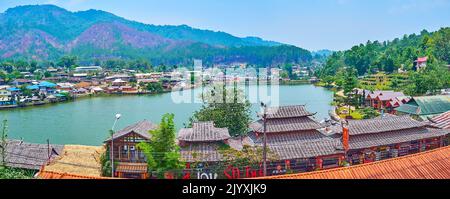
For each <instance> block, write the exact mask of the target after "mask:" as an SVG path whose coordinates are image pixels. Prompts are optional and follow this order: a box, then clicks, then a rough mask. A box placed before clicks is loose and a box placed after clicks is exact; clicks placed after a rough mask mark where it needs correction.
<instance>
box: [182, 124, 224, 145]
mask: <svg viewBox="0 0 450 199" xmlns="http://www.w3.org/2000/svg"><path fill="white" fill-rule="evenodd" d="M229 138H231V136H230V134H229V133H228V129H227V128H216V127H214V123H213V122H195V123H193V124H192V128H184V129H181V130H180V132H179V133H178V140H180V141H188V142H205V141H222V140H227V139H229Z"/></svg>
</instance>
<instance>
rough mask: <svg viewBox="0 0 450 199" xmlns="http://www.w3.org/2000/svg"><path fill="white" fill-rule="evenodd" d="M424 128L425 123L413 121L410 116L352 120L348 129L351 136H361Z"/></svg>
mask: <svg viewBox="0 0 450 199" xmlns="http://www.w3.org/2000/svg"><path fill="white" fill-rule="evenodd" d="M423 126H425V123H422V122H419V121H416V120H413V119H412V118H411V117H409V116H399V117H383V118H375V119H366V120H350V121H349V126H348V129H349V134H350V135H360V134H370V133H381V132H387V131H395V130H402V129H410V128H417V127H423Z"/></svg>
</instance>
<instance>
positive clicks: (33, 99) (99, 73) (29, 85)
mask: <svg viewBox="0 0 450 199" xmlns="http://www.w3.org/2000/svg"><path fill="white" fill-rule="evenodd" d="M193 68H194V70H187V69H184V70H183V69H178V70H177V69H173V70H166V71H161V72H144V71H136V70H125V69H124V70H119V71H114V70H110V69H103V68H102V67H101V66H80V67H75V68H74V69H73V70H70V69H68V68H65V67H56V68H54V67H49V68H47V69H42V70H44V71H41V69H37V70H36V71H34V72H33V73H32V72H27V71H24V72H21V71H16V72H15V73H16V75H15V76H14V77H11V78H8V79H7V80H6V78H0V109H8V108H18V107H26V106H36V105H44V104H49V103H57V102H64V101H69V100H74V99H76V98H81V97H92V96H107V95H139V94H157V93H163V92H170V91H171V90H181V89H190V88H194V87H198V86H200V85H202V84H205V83H206V84H210V83H211V82H214V81H218V80H221V79H224V78H225V80H226V81H227V82H231V81H240V82H246V81H247V82H248V81H251V80H254V79H255V78H256V76H255V77H250V76H249V75H248V74H245V73H240V76H238V77H237V76H236V75H233V74H229V75H225V77H224V76H223V73H222V75H221V74H220V71H223V70H228V69H235V68H238V69H245V68H246V64H245V63H234V64H230V65H220V66H219V68H216V69H212V68H204V67H203V65H202V61H201V60H194V67H193ZM293 68H294V72H295V73H296V74H298V76H299V77H304V79H303V80H296V81H290V79H289V78H288V77H287V76H286V75H284V76H283V75H281V76H280V75H279V74H282V71H283V70H282V69H278V68H272V69H271V73H273V74H275V73H276V74H278V75H277V76H275V75H270V76H268V77H267V78H268V79H273V78H278V79H279V81H280V82H284V83H289V82H294V83H311V82H312V83H314V82H317V80H318V79H317V77H310V74H312V71H311V69H309V68H308V67H300V66H294V67H293ZM36 73H44V74H45V76H44V77H41V78H39V79H40V80H37V79H38V78H37V76H36V75H35V74H36ZM242 74H244V75H242ZM254 75H255V74H251V76H254ZM4 76H7V74H5V75H4ZM251 78H253V79H251ZM258 80H260V78H258Z"/></svg>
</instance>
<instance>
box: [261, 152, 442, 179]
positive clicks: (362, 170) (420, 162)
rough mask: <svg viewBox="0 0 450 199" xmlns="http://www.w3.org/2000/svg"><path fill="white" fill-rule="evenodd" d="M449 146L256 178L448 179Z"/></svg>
mask: <svg viewBox="0 0 450 199" xmlns="http://www.w3.org/2000/svg"><path fill="white" fill-rule="evenodd" d="M449 154H450V146H448V147H443V148H438V149H435V150H431V151H427V152H422V153H417V154H413V155H408V156H403V157H399V158H392V159H387V160H383V161H378V162H373V163H368V164H361V165H357V166H350V167H341V168H336V169H330V170H323V171H316V172H309V173H300V174H290V175H280V176H270V177H263V178H259V179H450V155H449Z"/></svg>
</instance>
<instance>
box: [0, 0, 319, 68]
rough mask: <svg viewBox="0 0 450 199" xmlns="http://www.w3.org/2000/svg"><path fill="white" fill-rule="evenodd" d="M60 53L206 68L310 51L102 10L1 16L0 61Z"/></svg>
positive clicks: (37, 10)
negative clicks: (200, 63)
mask: <svg viewBox="0 0 450 199" xmlns="http://www.w3.org/2000/svg"><path fill="white" fill-rule="evenodd" d="M64 55H72V56H77V57H78V59H79V61H80V63H82V64H84V63H91V62H92V61H93V60H96V59H100V60H103V61H104V60H108V59H113V58H117V59H128V60H133V59H145V60H147V61H150V62H151V63H152V64H166V65H173V64H186V63H190V62H191V61H192V59H193V58H197V59H204V63H206V64H214V63H230V62H247V63H250V64H257V65H270V64H274V63H275V64H281V63H286V62H303V61H310V60H311V54H310V52H309V51H307V50H304V49H301V48H298V47H295V46H290V45H285V44H281V43H277V42H272V41H265V40H262V39H260V38H257V37H245V38H240V37H236V36H233V35H231V34H228V33H224V32H216V31H209V30H200V29H195V28H191V27H189V26H186V25H181V26H168V25H165V26H157V25H150V24H143V23H139V22H135V21H130V20H126V19H124V18H121V17H118V16H116V15H113V14H111V13H108V12H104V11H100V10H87V11H80V12H70V11H67V10H65V9H62V8H59V7H57V6H53V5H40V6H19V7H15V8H10V9H8V10H7V11H6V12H5V13H1V14H0V59H3V60H5V59H16V60H17V59H25V60H38V61H39V60H50V61H56V60H58V59H59V58H60V57H62V56H64ZM256 57H258V58H256ZM259 57H261V59H259Z"/></svg>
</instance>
